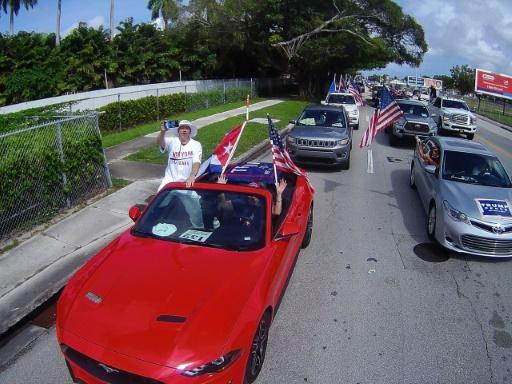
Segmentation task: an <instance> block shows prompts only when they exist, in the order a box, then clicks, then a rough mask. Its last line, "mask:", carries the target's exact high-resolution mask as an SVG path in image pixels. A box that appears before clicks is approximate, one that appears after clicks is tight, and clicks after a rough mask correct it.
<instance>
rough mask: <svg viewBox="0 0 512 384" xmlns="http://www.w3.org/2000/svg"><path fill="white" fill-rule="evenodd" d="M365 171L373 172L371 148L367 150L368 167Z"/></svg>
mask: <svg viewBox="0 0 512 384" xmlns="http://www.w3.org/2000/svg"><path fill="white" fill-rule="evenodd" d="M366 172H368V173H373V154H372V150H371V149H369V150H368V167H367V168H366Z"/></svg>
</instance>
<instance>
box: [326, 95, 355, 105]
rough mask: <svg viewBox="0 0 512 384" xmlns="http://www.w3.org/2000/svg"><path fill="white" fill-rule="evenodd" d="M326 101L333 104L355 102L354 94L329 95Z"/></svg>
mask: <svg viewBox="0 0 512 384" xmlns="http://www.w3.org/2000/svg"><path fill="white" fill-rule="evenodd" d="M327 102H328V103H334V104H355V103H356V101H355V100H354V96H352V95H329V97H328V98H327Z"/></svg>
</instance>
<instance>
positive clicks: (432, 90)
mask: <svg viewBox="0 0 512 384" xmlns="http://www.w3.org/2000/svg"><path fill="white" fill-rule="evenodd" d="M429 89H430V104H432V103H433V102H434V100H435V99H436V97H437V90H436V87H434V84H432V85H431V86H430V88H429Z"/></svg>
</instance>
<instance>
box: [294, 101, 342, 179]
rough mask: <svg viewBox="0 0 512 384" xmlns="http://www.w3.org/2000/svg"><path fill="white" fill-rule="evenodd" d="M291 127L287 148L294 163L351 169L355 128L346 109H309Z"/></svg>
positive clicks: (319, 107)
mask: <svg viewBox="0 0 512 384" xmlns="http://www.w3.org/2000/svg"><path fill="white" fill-rule="evenodd" d="M290 123H292V124H294V127H293V128H292V130H291V131H290V132H289V133H288V136H287V138H286V144H287V149H288V152H289V153H290V157H291V158H292V160H293V161H295V162H297V163H306V164H327V165H334V166H339V167H342V168H344V169H348V168H349V167H350V150H351V149H352V128H351V127H350V124H349V120H348V117H347V113H346V111H345V109H344V108H340V107H337V106H330V105H309V106H307V107H306V108H305V109H304V111H302V113H301V114H300V116H299V118H298V119H297V120H292V121H290Z"/></svg>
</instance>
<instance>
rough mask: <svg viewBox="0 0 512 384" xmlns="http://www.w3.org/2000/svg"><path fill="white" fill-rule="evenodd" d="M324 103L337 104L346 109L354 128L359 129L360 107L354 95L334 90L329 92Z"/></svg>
mask: <svg viewBox="0 0 512 384" xmlns="http://www.w3.org/2000/svg"><path fill="white" fill-rule="evenodd" d="M322 104H323V105H336V106H339V107H343V108H345V109H346V111H347V114H348V118H349V122H350V125H351V126H352V127H353V128H354V129H359V108H358V107H357V104H356V100H355V99H354V96H352V94H350V93H343V92H333V93H329V94H328V95H327V97H326V98H325V101H322Z"/></svg>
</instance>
